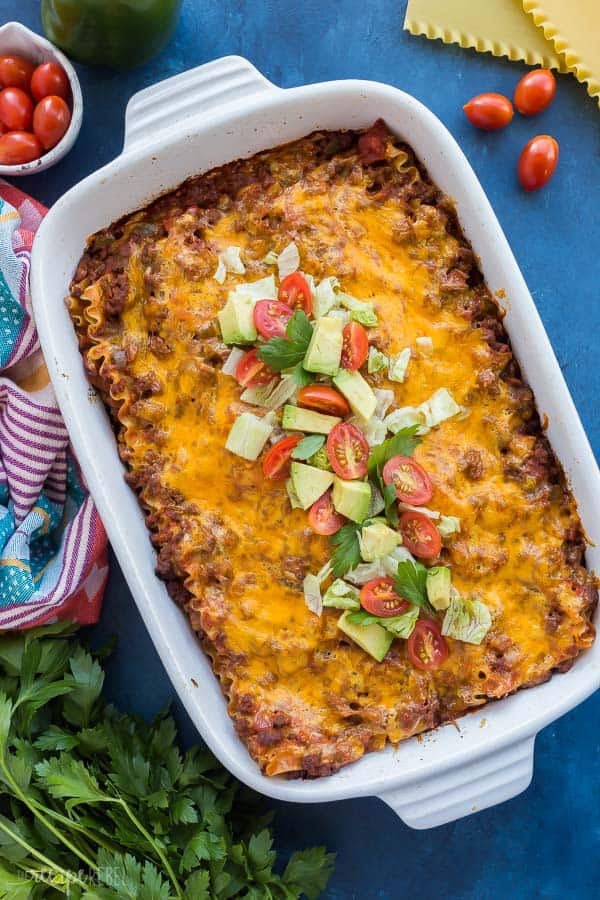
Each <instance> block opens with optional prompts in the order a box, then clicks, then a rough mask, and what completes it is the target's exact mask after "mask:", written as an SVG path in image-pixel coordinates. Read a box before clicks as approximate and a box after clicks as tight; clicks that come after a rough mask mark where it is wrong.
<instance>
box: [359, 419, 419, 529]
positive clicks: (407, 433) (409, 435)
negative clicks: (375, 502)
mask: <svg viewBox="0 0 600 900" xmlns="http://www.w3.org/2000/svg"><path fill="white" fill-rule="evenodd" d="M418 427H419V426H418V425H410V426H408V427H407V428H401V429H400V431H398V432H397V433H396V434H395V435H394V436H393V437H391V438H388V440H387V441H384V442H383V443H382V444H379V445H378V446H377V447H374V449H373V450H372V451H371V454H370V456H369V463H368V474H369V479H370V481H371V482H372V483H373V484H374V485H375V487H376V488H377V489H378V490H379V491H380V492H381V495H382V497H383V500H384V503H385V516H386V519H387V520H388V522H389V523H390V525H392V526H393V527H394V528H396V527H397V525H398V507H397V504H396V488H395V487H394V485H393V484H384V482H383V467H384V466H385V464H386V462H387V461H388V460H389V459H391V458H392V457H393V456H412V454H413V453H414V451H415V447H417V446H418V445H419V444H420V443H421V438H420V437H418V436H417V429H418Z"/></svg>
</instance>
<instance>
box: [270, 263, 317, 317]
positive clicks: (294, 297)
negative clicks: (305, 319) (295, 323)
mask: <svg viewBox="0 0 600 900" xmlns="http://www.w3.org/2000/svg"><path fill="white" fill-rule="evenodd" d="M278 297H279V299H280V300H281V302H282V303H285V304H286V305H287V306H290V307H291V308H292V309H297V308H301V309H303V310H304V312H305V313H306V315H307V316H310V314H311V312H312V297H311V294H310V287H309V285H308V281H307V280H306V278H304V276H303V275H301V274H300V272H292V274H291V275H286V277H285V278H284V279H283V281H282V282H281V284H280V285H279V293H278Z"/></svg>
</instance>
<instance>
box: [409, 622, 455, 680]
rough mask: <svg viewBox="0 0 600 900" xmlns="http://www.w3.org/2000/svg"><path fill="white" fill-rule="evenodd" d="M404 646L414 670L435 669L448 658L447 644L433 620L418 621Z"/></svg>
mask: <svg viewBox="0 0 600 900" xmlns="http://www.w3.org/2000/svg"><path fill="white" fill-rule="evenodd" d="M406 645H407V646H406V649H407V651H408V658H409V659H410V661H411V663H412V664H413V666H414V667H415V668H416V669H423V670H427V669H437V667H438V666H441V664H442V663H443V662H444V660H446V659H447V658H448V644H447V643H446V640H445V638H444V636H443V635H442V633H441V631H440V629H439V626H438V624H437V622H434V620H433V619H418V620H417V624H416V625H415V627H414V630H413V633H412V634H411V636H410V637H409V639H408V641H407V642H406Z"/></svg>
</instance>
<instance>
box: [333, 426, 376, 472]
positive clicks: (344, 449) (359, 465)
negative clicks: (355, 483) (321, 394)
mask: <svg viewBox="0 0 600 900" xmlns="http://www.w3.org/2000/svg"><path fill="white" fill-rule="evenodd" d="M326 448H327V456H328V457H329V462H330V463H331V467H332V469H333V471H334V472H335V474H336V475H339V476H340V478H347V479H353V478H362V477H363V475H366V472H367V464H368V461H369V445H368V443H367V439H366V437H365V436H364V434H363V433H362V431H361V430H360V428H357V427H356V425H353V424H352V423H351V422H339V423H338V424H337V425H334V426H333V428H332V429H331V431H330V432H329V435H328V437H327V444H326Z"/></svg>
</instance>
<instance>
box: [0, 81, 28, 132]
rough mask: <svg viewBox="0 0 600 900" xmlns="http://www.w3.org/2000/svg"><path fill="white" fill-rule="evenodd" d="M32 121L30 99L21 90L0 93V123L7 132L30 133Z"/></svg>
mask: <svg viewBox="0 0 600 900" xmlns="http://www.w3.org/2000/svg"><path fill="white" fill-rule="evenodd" d="M32 119H33V103H32V102H31V97H30V96H29V94H26V93H25V91H22V90H21V88H16V87H7V88H4V89H3V90H1V91H0V121H1V122H2V124H3V125H5V126H6V128H8V130H9V131H30V130H31V121H32Z"/></svg>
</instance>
